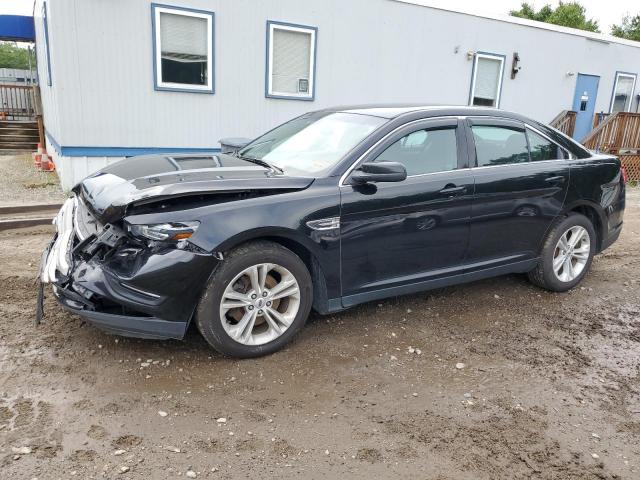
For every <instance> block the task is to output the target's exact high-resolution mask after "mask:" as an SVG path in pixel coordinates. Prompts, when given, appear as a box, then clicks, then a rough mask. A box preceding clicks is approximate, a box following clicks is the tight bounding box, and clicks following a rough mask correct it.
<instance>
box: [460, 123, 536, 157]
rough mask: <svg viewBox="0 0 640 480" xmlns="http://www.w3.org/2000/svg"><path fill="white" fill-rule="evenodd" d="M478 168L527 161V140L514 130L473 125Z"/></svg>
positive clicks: (520, 131)
mask: <svg viewBox="0 0 640 480" xmlns="http://www.w3.org/2000/svg"><path fill="white" fill-rule="evenodd" d="M471 130H472V131H473V138H474V140H475V145H476V158H477V159H478V166H479V167H486V166H491V165H505V164H510V163H524V162H528V161H529V151H528V149H527V138H526V137H525V134H524V131H523V130H520V129H516V128H509V127H498V126H488V125H473V126H472V127H471Z"/></svg>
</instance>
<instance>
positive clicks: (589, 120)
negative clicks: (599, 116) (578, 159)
mask: <svg viewBox="0 0 640 480" xmlns="http://www.w3.org/2000/svg"><path fill="white" fill-rule="evenodd" d="M598 83H600V77H598V76H597V75H586V74H583V73H579V74H578V78H577V79H576V91H575V94H574V96H573V110H574V111H576V112H577V113H578V115H577V116H576V128H575V130H574V133H573V138H575V139H576V140H577V141H579V142H580V141H582V139H583V138H584V137H586V136H587V134H588V133H589V132H590V131H591V130H592V129H593V116H594V114H595V111H596V98H597V96H598Z"/></svg>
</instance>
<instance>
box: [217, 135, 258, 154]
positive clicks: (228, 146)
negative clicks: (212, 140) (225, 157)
mask: <svg viewBox="0 0 640 480" xmlns="http://www.w3.org/2000/svg"><path fill="white" fill-rule="evenodd" d="M218 142H220V147H221V148H220V150H221V151H222V153H235V152H237V151H238V150H241V149H242V148H244V147H246V146H247V145H248V144H250V143H251V139H250V138H244V137H230V138H221V139H220V140H218Z"/></svg>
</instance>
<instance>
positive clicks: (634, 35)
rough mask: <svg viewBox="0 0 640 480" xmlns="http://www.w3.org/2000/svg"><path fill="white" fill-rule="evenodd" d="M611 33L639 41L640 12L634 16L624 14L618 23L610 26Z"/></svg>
mask: <svg viewBox="0 0 640 480" xmlns="http://www.w3.org/2000/svg"><path fill="white" fill-rule="evenodd" d="M611 35H614V36H616V37H620V38H626V39H627V40H635V41H636V42H640V14H639V15H636V16H635V17H632V16H630V15H625V17H624V18H623V19H622V23H621V24H620V25H613V26H612V27H611Z"/></svg>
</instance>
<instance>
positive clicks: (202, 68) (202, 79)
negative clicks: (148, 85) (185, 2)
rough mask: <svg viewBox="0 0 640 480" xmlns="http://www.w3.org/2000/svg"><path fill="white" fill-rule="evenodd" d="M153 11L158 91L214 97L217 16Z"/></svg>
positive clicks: (160, 7) (165, 8)
mask: <svg viewBox="0 0 640 480" xmlns="http://www.w3.org/2000/svg"><path fill="white" fill-rule="evenodd" d="M151 9H152V10H151V12H152V19H153V22H152V25H153V50H154V79H155V88H156V90H178V91H188V92H200V93H213V91H214V88H213V83H214V78H213V77H214V70H213V63H214V59H213V35H214V33H213V32H214V30H213V29H214V26H213V18H214V14H213V12H205V11H202V10H192V9H186V8H179V7H168V6H164V5H156V4H152V6H151Z"/></svg>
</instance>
